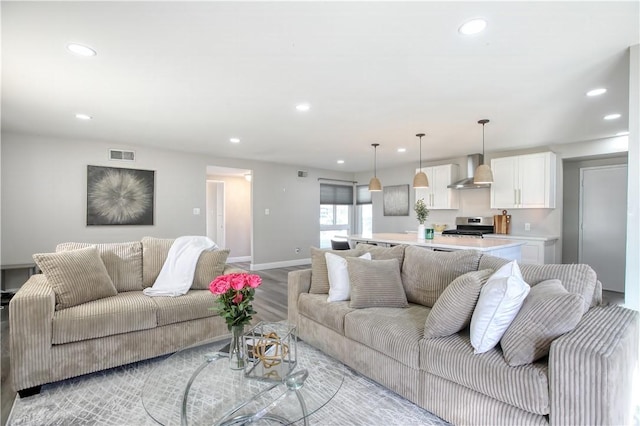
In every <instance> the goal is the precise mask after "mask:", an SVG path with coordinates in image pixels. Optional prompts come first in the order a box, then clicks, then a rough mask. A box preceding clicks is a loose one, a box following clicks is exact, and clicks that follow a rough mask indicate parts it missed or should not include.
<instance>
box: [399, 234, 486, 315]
mask: <svg viewBox="0 0 640 426" xmlns="http://www.w3.org/2000/svg"><path fill="white" fill-rule="evenodd" d="M479 262H480V252H479V251H477V250H459V251H454V252H438V251H431V250H426V249H424V248H422V247H415V246H409V247H407V248H406V249H405V250H404V265H402V284H403V285H404V291H405V293H406V294H407V300H408V301H409V302H411V303H417V304H419V305H423V306H428V307H432V306H433V304H434V303H436V300H438V298H439V297H440V295H441V294H442V292H443V291H444V289H445V288H447V286H448V285H449V284H450V283H451V281H453V280H455V279H456V278H458V277H459V276H460V275H462V274H466V273H467V272H471V271H477V270H478V263H479Z"/></svg>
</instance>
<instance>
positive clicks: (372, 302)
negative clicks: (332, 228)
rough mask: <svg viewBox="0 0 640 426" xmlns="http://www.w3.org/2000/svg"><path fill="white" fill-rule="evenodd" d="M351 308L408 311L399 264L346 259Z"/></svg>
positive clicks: (394, 261) (390, 260) (391, 261)
mask: <svg viewBox="0 0 640 426" xmlns="http://www.w3.org/2000/svg"><path fill="white" fill-rule="evenodd" d="M347 267H348V269H349V281H350V282H351V302H350V303H349V306H350V307H352V308H376V307H377V308H406V307H407V306H409V304H408V303H407V297H406V295H405V294H404V288H403V287H402V279H401V276H400V264H399V263H398V261H397V260H396V259H388V260H366V259H360V258H355V257H348V258H347Z"/></svg>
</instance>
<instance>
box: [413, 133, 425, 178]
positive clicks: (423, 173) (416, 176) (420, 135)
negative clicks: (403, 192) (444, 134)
mask: <svg viewBox="0 0 640 426" xmlns="http://www.w3.org/2000/svg"><path fill="white" fill-rule="evenodd" d="M416 136H417V137H419V138H420V163H419V164H420V169H419V170H418V173H416V175H415V176H414V177H413V187H414V188H428V187H429V179H428V178H427V174H426V173H425V172H423V171H422V137H423V136H424V133H418V134H417V135H416Z"/></svg>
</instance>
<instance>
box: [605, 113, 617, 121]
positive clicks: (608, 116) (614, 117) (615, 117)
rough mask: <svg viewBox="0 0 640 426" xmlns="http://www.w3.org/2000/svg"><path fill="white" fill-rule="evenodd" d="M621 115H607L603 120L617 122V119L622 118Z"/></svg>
mask: <svg viewBox="0 0 640 426" xmlns="http://www.w3.org/2000/svg"><path fill="white" fill-rule="evenodd" d="M620 117H621V115H620V114H609V115H605V116H604V117H603V118H604V119H605V120H615V119H617V118H620Z"/></svg>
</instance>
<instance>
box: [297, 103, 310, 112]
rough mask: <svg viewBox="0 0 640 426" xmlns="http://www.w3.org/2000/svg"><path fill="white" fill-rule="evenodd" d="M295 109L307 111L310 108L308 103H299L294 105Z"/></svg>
mask: <svg viewBox="0 0 640 426" xmlns="http://www.w3.org/2000/svg"><path fill="white" fill-rule="evenodd" d="M296 109H297V110H298V111H309V110H310V109H311V105H309V104H299V105H296Z"/></svg>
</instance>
